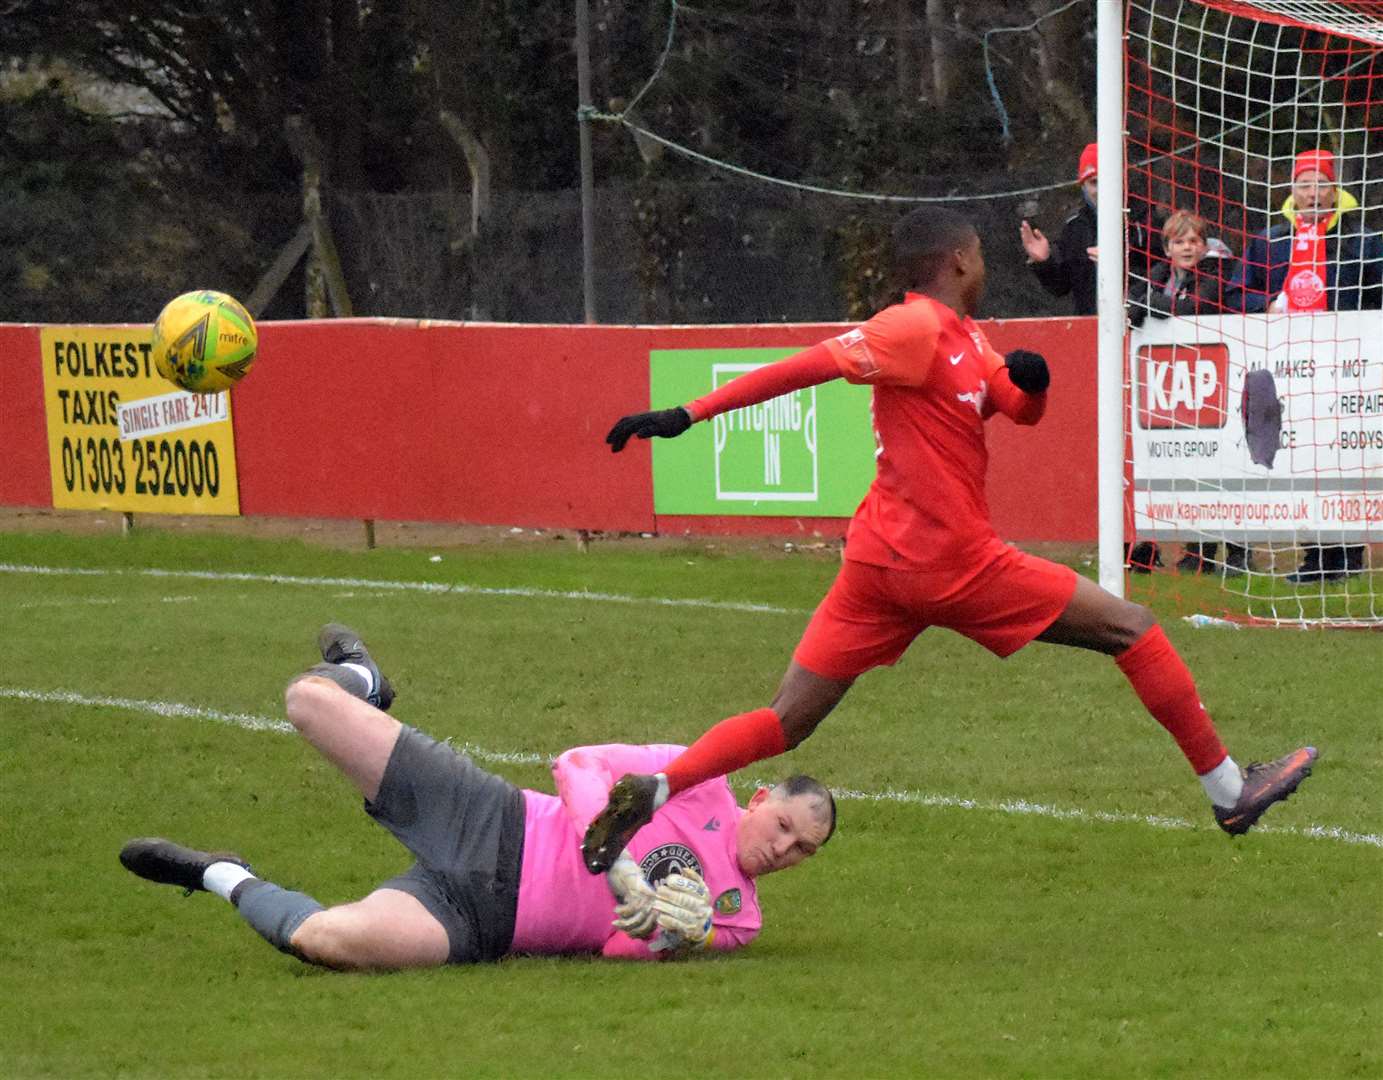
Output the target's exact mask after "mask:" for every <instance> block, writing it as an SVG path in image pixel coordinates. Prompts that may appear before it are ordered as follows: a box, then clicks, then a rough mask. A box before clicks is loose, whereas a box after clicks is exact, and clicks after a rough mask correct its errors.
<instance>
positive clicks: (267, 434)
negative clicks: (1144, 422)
mask: <svg viewBox="0 0 1383 1080" xmlns="http://www.w3.org/2000/svg"><path fill="white" fill-rule="evenodd" d="M982 325H983V327H984V329H985V332H986V333H987V334H988V336H989V338H990V340H991V341H992V342H993V344H994V346H995V348H997V349H998V350H999V351H1000V352H1007V351H1008V350H1009V349H1014V348H1017V347H1019V346H1020V345H1021V346H1023V347H1024V348H1029V349H1035V350H1037V351H1038V352H1041V353H1043V354H1044V355H1045V356H1046V357H1047V359H1048V361H1049V362H1050V364H1051V366H1052V389H1051V391H1050V398H1049V404H1048V410H1047V415H1046V417H1045V419H1044V420H1043V421H1042V423H1041V424H1039V425H1038V426H1037V427H1035V428H1019V427H1016V426H1015V425H1013V424H1010V423H1009V422H1008V421H1007V420H1005V419H1004V418H1002V417H999V418H996V419H995V420H993V421H991V422H990V423H989V425H988V432H989V445H990V451H991V463H990V476H989V499H990V508H991V510H992V512H993V517H994V524H995V526H996V528H997V529H998V531H999V533H1000V535H1001V536H1004V537H1005V538H1007V539H1010V540H1068V541H1086V540H1092V539H1094V538H1095V536H1096V532H1097V525H1096V480H1095V320H1094V319H1093V318H1089V319H1027V320H1007V321H995V322H988V323H984V324H982ZM840 330H841V327H840V326H839V325H837V324H814V325H804V324H793V325H771V326H715V327H709V326H705V327H691V326H687V327H667V326H646V327H645V326H529V325H522V326H518V325H498V324H483V323H428V322H418V321H415V320H401V319H342V320H329V321H316V322H280V323H263V324H261V325H260V357H259V360H258V362H257V363H256V366H255V368H254V371H253V372H252V374H251V377H250V378H248V379H246V380H245V382H244V383H243V384H242V385H241V386H239V387H238V388H237V389H236V390H235V392H234V421H235V443H236V458H237V464H238V471H239V476H240V508H241V512H242V513H244V514H247V515H268V516H283V517H340V518H374V519H377V520H383V521H455V522H468V523H473V524H491V525H522V526H528V527H565V528H586V529H593V530H606V531H614V530H621V531H638V532H654V531H660V532H684V531H691V532H694V533H725V532H734V533H746V532H754V533H774V534H778V533H785V534H793V533H799V532H820V533H822V534H823V535H827V536H834V535H841V534H842V533H843V531H844V526H845V522H844V520H842V519H803V518H738V517H735V518H731V517H725V518H702V517H675V518H669V517H663V518H655V516H654V513H653V480H652V461H651V454H650V448H649V446H648V444H646V443H643V442H641V441H638V440H636V441H635V442H633V443H631V444H630V445H629V447H628V448H626V450H625V451H624V453H622V454H620V455H619V456H618V457H615V456H613V455H611V454H610V452H609V450H608V448H607V447H606V446H605V444H604V442H603V439H604V436H605V432H606V431H607V430H608V428H609V426H610V424H611V423H613V422H614V420H615V419H617V418H618V417H620V416H621V415H623V414H624V413H627V412H633V411H637V410H640V409H643V408H647V407H648V404H649V401H648V393H649V391H648V353H649V350H650V349H686V348H734V347H752V346H758V347H765V346H782V347H791V346H803V347H805V346H807V345H811V344H814V343H815V342H817V341H819V340H821V339H822V338H824V337H828V336H830V335H831V334H835V333H839V332H840ZM40 364H41V361H40V357H39V328H38V327H37V326H17V325H0V505H5V506H50V505H52V493H51V490H50V486H49V478H48V453H47V443H46V435H45V426H44V414H43V376H42V369H41V366H40ZM655 404H657V405H660V406H662V405H667V404H672V403H670V402H657V403H655Z"/></svg>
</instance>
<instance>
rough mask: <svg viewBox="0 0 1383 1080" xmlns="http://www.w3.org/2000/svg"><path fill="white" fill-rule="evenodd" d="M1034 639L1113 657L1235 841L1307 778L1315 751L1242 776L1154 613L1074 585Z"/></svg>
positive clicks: (1082, 582)
mask: <svg viewBox="0 0 1383 1080" xmlns="http://www.w3.org/2000/svg"><path fill="white" fill-rule="evenodd" d="M1037 640H1039V641H1045V642H1050V643H1053V644H1058V645H1072V646H1075V647H1077V648H1083V649H1093V650H1094V651H1096V652H1102V653H1105V654H1106V655H1108V656H1112V657H1113V658H1114V662H1115V663H1116V664H1117V665H1118V666H1119V670H1120V671H1122V672H1123V673H1124V676H1125V677H1126V678H1127V679H1128V681H1129V683H1130V684H1131V685H1132V686H1133V689H1134V692H1135V693H1137V695H1138V698H1139V700H1140V701H1142V703H1143V706H1144V707H1145V708H1146V709H1147V710H1148V712H1149V713H1151V714H1152V716H1153V718H1154V719H1156V720H1157V722H1158V723H1160V724H1161V725H1162V726H1163V727H1164V728H1165V729H1166V730H1167V732H1168V734H1170V735H1171V736H1172V738H1173V739H1175V740H1176V743H1177V746H1178V747H1180V749H1181V752H1182V753H1183V754H1184V755H1185V757H1186V760H1187V761H1188V762H1189V763H1190V765H1191V767H1192V768H1193V769H1194V770H1195V772H1196V775H1197V776H1198V777H1199V778H1200V781H1201V785H1202V786H1203V787H1204V788H1205V791H1206V794H1207V795H1208V796H1209V797H1210V800H1211V802H1212V803H1213V804H1214V807H1215V817H1216V820H1218V821H1219V822H1220V825H1221V827H1222V828H1224V829H1225V830H1226V831H1227V832H1230V833H1232V834H1238V833H1242V832H1247V831H1248V829H1249V828H1250V827H1251V826H1252V825H1253V824H1254V822H1256V821H1257V820H1258V818H1259V817H1260V816H1261V815H1262V813H1263V811H1265V810H1266V809H1267V808H1268V807H1269V806H1271V805H1272V804H1273V803H1275V802H1279V801H1281V800H1282V799H1285V798H1287V796H1289V795H1290V794H1291V793H1292V792H1293V791H1295V790H1296V789H1297V786H1298V785H1299V784H1300V783H1301V781H1302V780H1303V779H1305V778H1306V777H1307V776H1309V775H1310V773H1311V764H1312V762H1313V761H1314V760H1315V758H1316V751H1315V749H1314V748H1312V747H1309V746H1307V747H1301V748H1300V749H1298V750H1295V751H1293V752H1292V753H1290V754H1287V755H1285V756H1284V757H1281V758H1278V759H1277V760H1276V761H1272V762H1268V763H1264V764H1257V763H1255V764H1253V765H1250V766H1249V767H1248V769H1241V768H1240V767H1239V766H1238V765H1237V764H1236V763H1235V761H1234V759H1233V758H1232V757H1230V756H1229V753H1228V751H1227V750H1226V749H1225V747H1224V743H1222V742H1221V741H1220V736H1219V734H1218V733H1217V732H1216V730H1215V725H1214V723H1213V722H1212V720H1211V718H1210V714H1209V712H1207V711H1206V708H1205V706H1204V705H1203V704H1202V703H1201V699H1200V693H1199V692H1198V691H1197V690H1196V684H1195V680H1194V679H1193V678H1192V677H1191V672H1190V670H1189V669H1188V668H1187V666H1186V664H1185V662H1184V661H1183V660H1182V659H1181V657H1180V655H1178V653H1177V651H1176V649H1175V648H1174V647H1173V646H1172V643H1171V641H1169V640H1168V638H1167V635H1166V634H1165V633H1164V632H1163V630H1162V628H1161V627H1160V626H1158V625H1157V620H1156V619H1155V618H1153V615H1152V612H1150V611H1148V609H1147V608H1145V607H1142V606H1141V605H1139V604H1134V603H1131V602H1130V601H1128V600H1124V599H1122V598H1120V597H1117V596H1114V595H1113V594H1112V593H1109V592H1106V591H1105V590H1104V589H1102V588H1100V587H1099V586H1098V585H1096V584H1095V583H1094V582H1093V581H1090V580H1088V579H1087V578H1077V581H1076V588H1075V591H1074V593H1073V594H1072V596H1071V599H1070V601H1069V603H1068V604H1067V606H1066V608H1065V610H1063V611H1062V613H1061V615H1060V616H1058V617H1057V619H1056V621H1055V622H1053V623H1052V624H1051V626H1049V627H1048V628H1047V629H1046V630H1045V631H1043V632H1042V633H1041V634H1039V635H1038V638H1037Z"/></svg>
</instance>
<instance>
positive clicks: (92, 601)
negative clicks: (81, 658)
mask: <svg viewBox="0 0 1383 1080" xmlns="http://www.w3.org/2000/svg"><path fill="white" fill-rule="evenodd" d="M196 599H197V597H195V596H148V597H142V596H141V597H135V598H133V599H131V598H129V597H124V596H83V597H72V598H68V599H63V598H58V599H54V600H25V601H22V602H21V603H18V604H16V605H15V607H17V608H20V609H21V610H24V609H28V608H52V607H86V606H92V607H100V606H106V605H112V604H119V605H120V606H121V607H127V606H129V605H130V604H186V603H188V602H190V601H195V600H196Z"/></svg>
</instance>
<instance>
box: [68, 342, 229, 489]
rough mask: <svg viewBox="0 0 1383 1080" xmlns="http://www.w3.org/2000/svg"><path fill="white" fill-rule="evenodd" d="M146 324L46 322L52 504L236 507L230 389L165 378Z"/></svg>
mask: <svg viewBox="0 0 1383 1080" xmlns="http://www.w3.org/2000/svg"><path fill="white" fill-rule="evenodd" d="M150 337H151V328H150V327H147V326H45V327H44V328H43V330H42V332H41V345H42V362H43V399H44V411H45V414H46V420H47V427H48V462H49V471H50V473H51V476H52V484H53V505H54V506H55V507H58V508H61V509H73V510H119V511H127V512H130V513H135V512H139V513H149V512H158V513H168V514H238V513H239V512H240V495H239V486H238V483H237V479H236V471H235V435H234V431H233V429H232V427H231V413H230V395H229V394H228V393H224V392H223V393H220V394H189V393H187V392H185V391H183V390H179V389H178V388H177V387H175V386H173V385H172V384H171V383H169V382H167V381H165V380H164V379H163V378H161V377H160V376H159V374H158V372H156V371H155V370H154V364H153V358H152V356H151V355H150Z"/></svg>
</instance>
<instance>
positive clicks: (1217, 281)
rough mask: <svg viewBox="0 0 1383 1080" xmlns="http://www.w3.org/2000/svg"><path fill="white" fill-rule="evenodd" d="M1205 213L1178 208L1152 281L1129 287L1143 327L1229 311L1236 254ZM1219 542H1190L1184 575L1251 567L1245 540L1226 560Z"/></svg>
mask: <svg viewBox="0 0 1383 1080" xmlns="http://www.w3.org/2000/svg"><path fill="white" fill-rule="evenodd" d="M1208 231H1209V226H1208V225H1207V224H1206V221H1205V219H1204V218H1202V217H1200V216H1199V215H1197V214H1192V213H1190V212H1189V211H1187V210H1178V211H1176V212H1175V213H1173V214H1172V215H1171V216H1170V217H1168V218H1167V221H1166V223H1165V224H1164V225H1163V226H1162V248H1163V251H1164V252H1165V253H1166V255H1167V258H1166V260H1165V261H1161V260H1159V261H1158V262H1157V263H1155V264H1154V265H1153V267H1152V269H1151V270H1149V271H1148V280H1147V281H1145V282H1139V283H1137V284H1136V285H1133V286H1131V287H1130V289H1129V321H1130V322H1131V323H1132V324H1133V325H1134V326H1142V325H1143V320H1144V319H1145V318H1146V317H1147V316H1149V315H1151V316H1152V317H1153V318H1155V319H1165V318H1168V317H1169V316H1171V315H1216V314H1219V313H1221V312H1223V311H1224V310H1225V297H1226V292H1227V290H1228V287H1229V282H1230V280H1231V279H1232V277H1233V269H1234V256H1233V253H1231V252H1230V250H1229V248H1227V247H1226V246H1225V245H1224V244H1223V243H1222V242H1221V241H1219V240H1217V239H1215V238H1214V237H1209V236H1207V235H1206V233H1207V232H1208ZM1219 553H1220V545H1219V542H1218V541H1214V540H1208V541H1203V542H1200V543H1194V542H1193V543H1190V544H1187V545H1186V550H1185V551H1184V552H1183V553H1182V556H1181V558H1180V559H1178V560H1177V562H1176V569H1177V571H1178V572H1179V573H1183V574H1195V573H1202V574H1218V573H1223V574H1225V575H1226V576H1229V577H1238V576H1239V575H1241V574H1243V573H1244V572H1246V571H1247V570H1249V569H1251V567H1250V565H1249V553H1248V549H1247V548H1246V547H1243V546H1241V545H1239V544H1231V543H1228V542H1226V543H1225V561H1224V562H1223V563H1220V562H1219V561H1218V560H1219Z"/></svg>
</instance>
